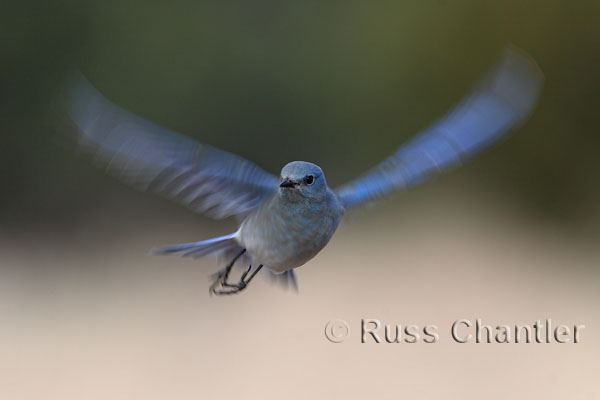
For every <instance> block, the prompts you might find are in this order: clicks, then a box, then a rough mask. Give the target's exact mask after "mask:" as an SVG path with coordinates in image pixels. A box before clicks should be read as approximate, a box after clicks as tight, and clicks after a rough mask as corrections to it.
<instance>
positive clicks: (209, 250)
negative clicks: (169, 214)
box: [150, 233, 242, 258]
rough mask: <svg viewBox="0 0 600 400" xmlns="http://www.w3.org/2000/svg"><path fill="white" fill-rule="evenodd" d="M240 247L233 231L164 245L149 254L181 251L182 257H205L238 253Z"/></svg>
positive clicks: (240, 249)
mask: <svg viewBox="0 0 600 400" xmlns="http://www.w3.org/2000/svg"><path fill="white" fill-rule="evenodd" d="M240 251H242V247H240V245H239V244H238V242H237V241H236V240H235V233H232V234H229V235H225V236H220V237H216V238H212V239H208V240H204V241H201V242H193V243H183V244H176V245H174V246H165V247H158V248H156V249H152V250H151V251H150V254H176V253H182V254H181V255H182V256H183V257H193V258H199V257H205V256H209V255H217V256H219V255H224V254H230V253H239V252H240Z"/></svg>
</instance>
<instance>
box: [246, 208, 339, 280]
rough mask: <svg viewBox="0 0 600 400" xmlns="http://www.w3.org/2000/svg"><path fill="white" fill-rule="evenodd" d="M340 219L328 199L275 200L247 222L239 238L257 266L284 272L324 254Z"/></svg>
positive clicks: (256, 212) (260, 209)
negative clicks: (290, 201) (324, 248)
mask: <svg viewBox="0 0 600 400" xmlns="http://www.w3.org/2000/svg"><path fill="white" fill-rule="evenodd" d="M333 200H337V199H333ZM341 216H342V209H341V207H339V206H338V203H331V202H330V201H329V199H325V200H324V201H321V202H304V203H289V202H282V201H281V200H280V199H279V198H278V197H275V198H273V199H272V200H271V201H269V202H267V203H265V204H264V205H263V206H262V207H260V208H259V209H257V210H256V211H255V212H254V213H252V214H250V215H249V216H248V217H247V218H246V220H244V222H243V223H242V226H241V227H240V231H239V235H238V237H239V241H240V242H241V245H243V246H244V247H245V248H246V250H247V252H248V254H249V255H250V257H251V258H252V260H253V262H254V263H255V264H263V265H264V266H266V267H268V268H270V269H272V270H273V271H281V272H282V271H285V270H288V269H291V268H295V267H299V266H300V265H303V264H304V263H306V262H307V261H308V260H310V259H311V258H313V257H314V256H315V255H316V254H317V253H318V252H319V251H321V249H323V247H325V245H326V244H327V243H328V242H329V240H330V239H331V237H332V236H333V234H334V232H335V230H336V229H337V227H338V224H339V221H340V219H341Z"/></svg>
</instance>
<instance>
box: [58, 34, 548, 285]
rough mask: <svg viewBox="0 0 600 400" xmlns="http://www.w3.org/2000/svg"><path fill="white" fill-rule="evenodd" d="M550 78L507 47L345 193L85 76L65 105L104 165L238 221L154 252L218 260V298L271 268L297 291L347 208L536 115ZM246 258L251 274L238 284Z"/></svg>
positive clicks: (423, 176)
mask: <svg viewBox="0 0 600 400" xmlns="http://www.w3.org/2000/svg"><path fill="white" fill-rule="evenodd" d="M543 80H544V78H543V74H542V72H541V70H540V68H539V67H538V65H537V63H536V62H535V61H534V60H533V59H532V58H531V57H530V56H529V55H528V54H526V53H525V52H524V51H522V50H520V49H518V48H516V47H514V46H509V47H507V48H506V49H505V50H504V52H503V54H502V56H500V57H499V60H498V61H497V62H496V64H494V66H493V68H491V70H490V72H489V73H488V74H486V75H485V76H484V77H483V79H481V81H480V82H479V83H478V84H477V85H475V87H474V89H473V90H472V92H471V93H470V94H469V95H467V96H466V97H465V98H464V99H463V100H462V101H460V102H459V103H458V104H457V105H456V106H454V107H453V108H452V109H451V110H450V111H449V112H447V113H446V114H445V115H444V116H443V117H441V118H440V119H438V120H437V121H436V122H434V123H433V124H431V125H430V126H429V127H428V128H427V129H425V130H424V131H422V132H421V133H420V134H418V135H416V136H415V138H414V139H412V140H410V141H409V142H408V143H406V144H404V145H402V146H400V147H399V148H398V149H397V150H396V151H395V152H393V153H392V154H391V155H389V156H388V157H387V158H385V159H384V160H383V161H382V162H380V163H379V164H377V165H375V166H374V167H373V168H371V169H370V170H368V171H367V172H366V173H364V174H363V175H361V176H360V177H358V178H356V179H354V180H353V181H350V182H349V183H347V184H345V185H342V186H341V187H338V188H336V189H332V188H330V187H329V186H328V184H327V181H326V179H325V174H324V173H323V170H322V169H321V168H320V167H319V166H317V165H315V164H313V163H310V162H305V161H293V162H290V163H288V164H286V165H285V166H284V167H283V169H282V170H281V173H280V174H279V176H275V175H273V174H270V173H268V172H266V171H265V170H263V169H262V168H260V167H259V166H258V165H256V164H254V163H252V162H250V161H248V160H245V159H243V158H241V157H239V156H237V155H234V154H231V153H228V152H225V151H222V150H219V149H217V148H214V147H212V146H210V145H206V144H201V143H198V142H197V141H196V140H194V139H191V138H189V137H186V136H183V135H181V134H179V133H176V132H173V131H171V130H169V129H167V128H164V127H161V126H158V125H156V124H153V123H151V122H149V121H146V120H144V119H142V118H141V117H138V116H136V115H134V114H132V113H130V112H128V111H126V110H124V109H122V108H120V107H119V106H117V105H116V104H114V103H112V102H110V101H109V100H107V99H106V98H105V97H104V96H103V95H102V94H100V93H99V92H98V91H97V90H96V89H95V88H94V87H93V86H92V84H91V83H90V82H89V81H88V80H87V79H86V78H85V77H84V76H83V74H81V73H79V72H77V73H73V74H72V75H71V76H70V77H69V78H68V83H67V84H65V88H66V89H65V90H64V92H63V95H62V100H61V118H60V119H61V121H62V126H63V129H68V131H69V132H70V133H71V134H72V135H74V137H75V138H76V141H77V143H78V145H79V148H80V149H82V150H83V151H84V152H86V153H89V154H90V155H91V156H92V157H93V159H94V160H95V161H96V162H98V163H100V164H101V165H103V166H104V167H105V168H106V171H107V172H108V173H109V174H111V175H114V176H116V177H117V178H119V179H121V180H123V181H125V182H127V183H130V184H132V185H133V186H134V187H136V188H138V189H140V190H143V191H148V192H152V193H155V194H159V195H162V196H166V197H168V198H170V199H173V200H175V201H176V202H179V203H180V204H183V205H184V206H186V207H188V208H190V209H191V210H193V211H195V212H198V213H202V214H206V215H208V216H210V217H213V218H215V219H223V218H227V217H236V218H237V219H238V220H239V221H241V223H240V224H239V228H238V229H237V230H236V231H235V232H233V233H231V234H228V235H225V236H220V237H215V238H211V239H208V240H202V241H198V242H192V243H184V244H178V245H173V246H165V247H160V248H157V249H154V250H153V251H152V253H153V254H180V255H182V256H184V257H194V258H199V257H206V256H215V255H216V256H220V257H221V258H223V257H224V258H226V259H227V260H229V262H228V263H227V265H226V266H225V267H224V268H223V269H221V270H219V271H218V272H217V273H216V274H214V275H213V278H214V281H213V283H212V285H211V286H210V293H211V294H215V295H230V294H237V293H240V292H242V291H243V290H244V289H246V287H247V286H248V284H249V283H250V282H251V281H252V279H253V278H254V277H255V276H256V274H257V273H258V272H259V271H260V270H261V269H263V268H264V271H268V272H270V274H271V275H273V276H274V277H276V280H278V281H281V282H283V283H285V284H287V285H288V287H291V288H294V289H296V290H297V281H296V277H295V274H294V270H295V269H296V268H298V267H300V266H302V265H304V264H305V263H307V262H308V261H309V260H311V259H312V258H313V257H315V256H316V255H317V254H318V253H319V252H320V251H321V250H322V249H323V248H324V247H325V246H326V245H327V244H328V242H329V241H330V239H331V237H332V236H333V234H334V233H335V231H336V229H337V228H338V226H339V224H340V221H341V220H342V218H343V216H344V214H345V213H347V212H348V210H350V209H353V208H355V207H357V206H360V205H362V204H365V203H368V202H372V201H375V200H378V199H381V198H383V197H384V196H387V195H389V194H391V193H394V192H399V191H402V190H406V189H408V188H411V187H414V186H416V185H418V184H422V183H424V182H426V181H428V180H429V179H431V178H432V177H434V176H435V175H437V174H438V173H440V172H445V171H448V170H450V169H452V168H453V167H456V166H459V165H461V164H462V163H464V162H465V161H466V160H468V159H469V158H471V157H472V156H474V155H475V154H476V153H479V152H480V151H482V150H484V149H485V148H488V147H489V146H491V145H492V144H493V143H495V142H498V141H499V140H500V139H502V138H504V137H506V136H507V134H508V133H509V132H511V131H514V130H515V129H516V128H517V127H519V126H520V125H522V124H523V123H524V122H525V121H526V120H527V119H528V117H529V116H530V115H531V113H532V112H533V110H534V108H535V106H536V104H537V102H538V99H539V96H540V93H541V89H542V86H543ZM236 262H239V264H240V265H243V266H244V267H245V266H246V265H247V267H246V269H244V270H243V273H242V274H241V276H240V278H239V281H237V282H235V281H234V282H231V281H230V277H229V276H230V272H231V270H232V268H233V266H234V264H235V263H236Z"/></svg>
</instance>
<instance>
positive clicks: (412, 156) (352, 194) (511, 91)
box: [337, 48, 543, 208]
mask: <svg viewBox="0 0 600 400" xmlns="http://www.w3.org/2000/svg"><path fill="white" fill-rule="evenodd" d="M542 81H543V76H542V74H541V72H540V70H539V69H538V67H537V65H536V64H535V63H534V62H533V61H532V60H531V59H530V58H529V57H528V56H526V55H524V54H522V53H521V52H520V51H518V50H516V49H514V48H509V49H507V50H506V51H505V54H504V56H503V58H502V60H501V61H500V63H499V64H498V65H497V66H496V68H494V70H493V71H492V72H491V73H490V75H489V76H488V77H487V78H485V79H484V80H483V82H481V83H480V84H479V86H478V87H477V88H476V89H475V90H474V92H473V93H472V94H471V95H470V96H469V97H467V98H466V99H465V100H463V101H462V102H461V103H460V104H458V105H457V106H456V107H455V108H454V109H453V110H452V111H450V112H449V113H448V114H447V115H446V116H445V117H443V118H442V119H441V120H439V121H438V122H436V123H434V124H433V125H432V126H431V127H429V128H428V129H427V130H425V131H424V132H422V133H421V134H420V135H418V136H417V137H416V138H415V139H413V140H412V141H411V142H409V143H407V144H406V145H404V146H402V147H401V148H400V149H398V150H397V151H396V152H395V153H394V154H392V155H391V156H390V157H388V158H387V159H385V160H384V161H383V162H381V163H380V164H379V165H377V166H376V167H375V168H373V169H372V170H371V171H369V172H367V173H366V174H365V175H363V176H362V177H360V178H358V179H356V180H354V181H352V182H350V183H348V184H346V185H344V186H342V187H341V188H339V189H338V190H337V194H338V196H339V198H340V200H341V202H342V204H343V205H344V207H346V208H350V207H354V206H356V205H359V204H361V203H364V202H366V201H370V200H374V199H377V198H380V197H382V196H385V195H387V194H389V193H392V192H394V191H397V190H401V189H405V188H408V187H411V186H415V185H418V184H421V183H423V182H425V181H427V180H428V179H429V178H431V177H432V176H433V175H434V173H435V172H438V171H443V170H447V169H449V168H451V167H453V166H456V165H459V164H460V163H461V162H463V161H464V160H466V159H468V158H470V157H472V156H473V155H475V154H476V153H478V152H480V151H481V150H483V149H485V148H486V147H488V146H490V145H491V144H492V143H494V142H496V141H497V140H498V139H500V138H501V137H503V136H505V135H506V134H507V133H508V132H509V131H510V130H511V129H513V128H515V127H516V126H518V125H519V124H521V123H522V122H523V121H524V120H525V119H526V118H527V117H528V116H529V114H530V113H531V111H532V110H533V108H534V107H535V105H536V103H537V100H538V97H539V93H540V91H541V87H542Z"/></svg>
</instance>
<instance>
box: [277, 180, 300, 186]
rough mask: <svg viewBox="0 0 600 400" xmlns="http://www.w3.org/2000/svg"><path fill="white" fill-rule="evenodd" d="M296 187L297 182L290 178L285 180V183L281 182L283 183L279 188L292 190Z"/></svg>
mask: <svg viewBox="0 0 600 400" xmlns="http://www.w3.org/2000/svg"><path fill="white" fill-rule="evenodd" d="M296 185H298V184H297V183H296V182H294V181H292V180H291V179H289V178H285V179H284V180H283V181H281V183H280V184H279V187H282V188H290V187H294V186H296Z"/></svg>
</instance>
